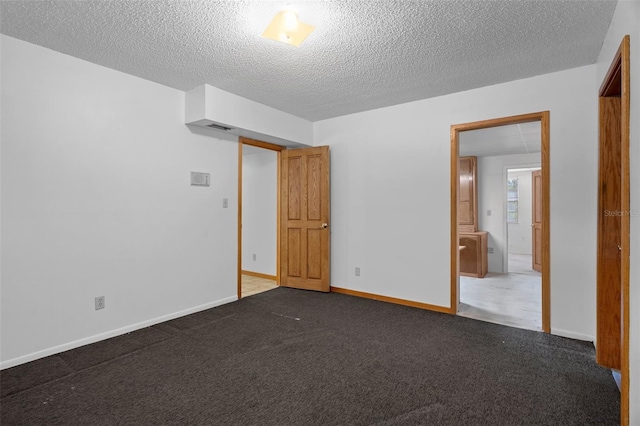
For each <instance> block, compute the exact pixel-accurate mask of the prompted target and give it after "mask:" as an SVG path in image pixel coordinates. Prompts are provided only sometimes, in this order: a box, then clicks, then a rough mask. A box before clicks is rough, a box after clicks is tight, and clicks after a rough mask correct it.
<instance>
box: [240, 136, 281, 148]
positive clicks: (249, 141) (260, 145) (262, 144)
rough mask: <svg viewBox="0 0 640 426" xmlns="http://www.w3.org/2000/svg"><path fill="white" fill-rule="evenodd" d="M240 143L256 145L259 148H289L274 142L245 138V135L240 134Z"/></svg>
mask: <svg viewBox="0 0 640 426" xmlns="http://www.w3.org/2000/svg"><path fill="white" fill-rule="evenodd" d="M240 143H243V144H245V145H251V146H256V147H258V148H264V149H268V150H271V151H284V150H285V149H287V147H286V146H281V145H276V144H274V143H269V142H264V141H259V140H256V139H250V138H245V137H244V136H240Z"/></svg>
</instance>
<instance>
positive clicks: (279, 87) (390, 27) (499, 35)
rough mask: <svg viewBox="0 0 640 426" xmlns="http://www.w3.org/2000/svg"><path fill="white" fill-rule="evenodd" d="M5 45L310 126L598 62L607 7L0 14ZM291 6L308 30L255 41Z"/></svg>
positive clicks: (325, 5) (103, 2) (125, 9)
mask: <svg viewBox="0 0 640 426" xmlns="http://www.w3.org/2000/svg"><path fill="white" fill-rule="evenodd" d="M0 4H1V9H0V12H1V15H0V16H1V18H0V31H1V32H2V33H3V34H6V35H9V36H12V37H15V38H18V39H22V40H25V41H28V42H30V43H34V44H38V45H41V46H45V47H48V48H50V49H53V50H57V51H59V52H63V53H66V54H69V55H72V56H75V57H78V58H81V59H85V60H87V61H90V62H94V63H96V64H100V65H103V66H106V67H109V68H113V69H116V70H120V71H123V72H125V73H128V74H132V75H135V76H139V77H142V78H145V79H148V80H151V81H155V82H158V83H161V84H164V85H167V86H170V87H174V88H177V89H180V90H189V89H192V88H193V87H195V86H198V85H200V84H203V83H207V84H210V85H212V86H215V87H218V88H220V89H223V90H226V91H229V92H232V93H235V94H237V95H240V96H243V97H245V98H248V99H252V100H254V101H258V102H261V103H263V104H266V105H269V106H272V107H274V108H277V109H279V110H282V111H286V112H289V113H291V114H294V115H297V116H299V117H303V118H306V119H308V120H311V121H316V120H320V119H325V118H330V117H335V116H339V115H344V114H348V113H353V112H359V111H364V110H369V109H373V108H379V107H384V106H389V105H394V104H398V103H403V102H408V101H413V100H418V99H424V98H429V97H433V96H438V95H443V94H447V93H453V92H459V91H462V90H467V89H472V88H477V87H482V86H487V85H491V84H496V83H500V82H505V81H511V80H516V79H521V78H526V77H530V76H534V75H539V74H545V73H549V72H554V71H559V70H563V69H568V68H574V67H578V66H582V65H587V64H592V63H594V62H595V61H596V58H597V56H598V53H599V50H600V47H601V45H602V42H603V40H604V36H605V34H606V31H607V29H608V27H609V23H610V20H611V17H612V15H613V11H614V8H615V1H583V0H577V1H560V0H553V1H480V0H477V1H459V0H446V1H442V0H440V1H399V0H397V1H365V0H337V1H336V0H327V1H302V0H300V1H295V0H292V1H291V2H286V1H246V0H239V1H210V0H208V1H109V0H97V1H87V0H83V1H27V0H23V1H6V0H3V1H2V2H1V3H0ZM287 4H290V5H291V7H290V9H293V10H295V11H297V12H298V13H299V16H300V19H301V20H302V21H304V22H307V23H309V24H311V25H314V26H316V30H315V31H314V32H313V33H312V34H311V35H310V36H309V38H308V39H307V40H306V41H305V42H304V43H303V44H302V46H301V47H299V48H295V47H292V46H289V45H286V44H283V43H279V42H276V41H272V40H268V39H264V38H262V37H261V36H260V34H262V32H263V31H264V29H265V28H266V26H267V24H268V23H269V21H270V20H271V19H272V18H273V16H274V15H275V14H276V13H277V12H278V11H280V10H283V9H285V7H286V6H287Z"/></svg>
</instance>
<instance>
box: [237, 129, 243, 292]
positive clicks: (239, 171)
mask: <svg viewBox="0 0 640 426" xmlns="http://www.w3.org/2000/svg"><path fill="white" fill-rule="evenodd" d="M237 262H238V265H237V274H238V283H237V284H238V300H239V299H242V141H240V143H238V260H237Z"/></svg>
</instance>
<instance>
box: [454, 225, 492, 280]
mask: <svg viewBox="0 0 640 426" xmlns="http://www.w3.org/2000/svg"><path fill="white" fill-rule="evenodd" d="M487 236H488V233H487V232H484V231H478V232H460V233H459V238H460V246H461V247H464V248H463V249H461V250H460V275H464V276H465V277H474V278H484V276H485V275H486V274H487V269H488V261H487Z"/></svg>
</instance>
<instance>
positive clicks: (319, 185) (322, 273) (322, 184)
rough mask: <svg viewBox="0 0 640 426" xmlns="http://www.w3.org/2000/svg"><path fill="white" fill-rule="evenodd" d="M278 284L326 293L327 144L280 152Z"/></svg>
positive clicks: (328, 285) (328, 233)
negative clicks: (280, 204)
mask: <svg viewBox="0 0 640 426" xmlns="http://www.w3.org/2000/svg"><path fill="white" fill-rule="evenodd" d="M281 170H282V185H281V191H282V194H281V199H282V207H281V209H280V218H281V226H280V232H281V235H280V245H281V246H280V256H281V257H280V285H282V286H286V287H294V288H300V289H306V290H316V291H324V292H328V291H329V289H330V283H329V250H330V230H329V223H330V222H329V213H330V208H329V207H330V206H329V200H330V188H329V147H328V146H321V147H316V148H303V149H291V150H286V151H282V169H281Z"/></svg>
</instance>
